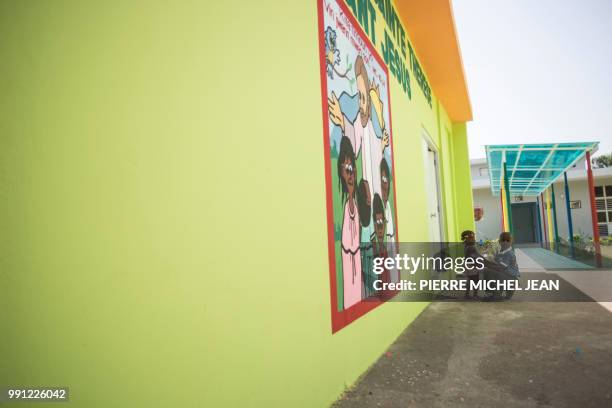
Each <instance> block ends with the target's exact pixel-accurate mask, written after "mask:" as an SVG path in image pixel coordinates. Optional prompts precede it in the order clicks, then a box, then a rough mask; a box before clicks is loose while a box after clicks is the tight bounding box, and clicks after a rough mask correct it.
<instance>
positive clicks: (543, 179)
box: [485, 142, 599, 196]
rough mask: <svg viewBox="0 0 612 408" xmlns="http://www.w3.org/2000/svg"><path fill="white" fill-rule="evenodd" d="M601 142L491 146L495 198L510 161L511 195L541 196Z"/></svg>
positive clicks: (491, 171) (509, 182)
mask: <svg viewBox="0 0 612 408" xmlns="http://www.w3.org/2000/svg"><path fill="white" fill-rule="evenodd" d="M598 145H599V142H579V143H552V144H516V145H488V146H485V148H486V151H487V162H488V165H489V179H490V181H491V191H492V193H493V195H496V196H497V195H499V191H500V184H501V183H502V182H503V180H502V179H501V178H502V174H503V173H502V168H503V163H504V161H505V162H506V171H507V172H508V184H509V190H510V195H523V196H537V195H538V194H540V193H541V192H543V191H544V190H545V189H546V188H547V187H548V186H550V185H551V184H552V183H553V182H554V181H555V180H556V179H557V178H558V177H559V176H561V175H563V172H564V171H566V170H567V169H569V168H570V167H572V166H573V165H574V164H575V163H576V162H577V161H578V160H580V159H581V158H582V157H583V156H584V155H585V154H586V152H587V151H590V152H591V153H593V152H595V151H596V150H597V146H598Z"/></svg>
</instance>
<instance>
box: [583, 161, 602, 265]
mask: <svg viewBox="0 0 612 408" xmlns="http://www.w3.org/2000/svg"><path fill="white" fill-rule="evenodd" d="M586 162H587V180H588V182H589V201H590V202H591V222H592V224H593V244H594V245H595V258H596V261H597V266H599V267H601V246H600V244H599V225H598V224H599V223H598V222H597V206H596V205H595V182H594V181H593V170H592V169H591V152H586Z"/></svg>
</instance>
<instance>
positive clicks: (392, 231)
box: [319, 0, 399, 332]
mask: <svg viewBox="0 0 612 408" xmlns="http://www.w3.org/2000/svg"><path fill="white" fill-rule="evenodd" d="M319 42H320V44H319V49H320V51H319V52H320V54H321V55H320V62H321V87H322V94H323V100H322V103H323V129H324V144H325V166H326V168H325V172H326V189H327V190H326V191H327V212H328V214H327V221H328V228H329V231H328V236H329V256H330V287H331V300H332V306H331V309H332V331H334V332H335V331H337V330H339V329H341V328H342V327H344V326H346V325H347V324H349V323H350V322H351V321H353V320H355V319H357V318H359V317H360V316H362V315H363V314H365V313H367V312H368V311H369V310H371V309H373V308H374V307H376V306H377V305H379V304H380V303H381V302H383V301H384V300H385V297H384V296H382V294H380V293H376V292H375V291H374V290H373V282H374V280H377V279H381V280H383V281H398V280H399V276H398V273H397V271H396V270H390V271H385V272H384V273H383V274H381V275H376V274H374V273H373V272H372V268H371V266H372V258H373V257H376V256H387V255H391V256H394V255H393V254H390V253H389V252H393V251H395V250H396V249H395V248H396V246H395V243H396V242H397V216H396V211H395V208H396V205H395V184H394V180H395V178H394V171H393V164H394V163H393V143H392V140H393V139H392V131H391V113H390V95H389V73H388V70H387V67H386V65H385V64H384V62H383V60H382V59H381V57H380V56H379V55H378V54H377V53H376V50H375V49H374V47H373V46H372V44H371V43H370V42H369V39H368V38H367V36H366V35H365V34H364V32H363V30H362V29H361V27H360V26H359V25H358V24H357V22H356V21H355V19H354V17H353V16H352V14H351V13H350V12H349V10H348V9H347V8H346V5H345V4H344V2H342V0H319Z"/></svg>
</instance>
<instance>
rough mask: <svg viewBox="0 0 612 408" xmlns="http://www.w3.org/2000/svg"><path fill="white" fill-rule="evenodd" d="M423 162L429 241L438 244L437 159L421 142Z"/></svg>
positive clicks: (433, 152)
mask: <svg viewBox="0 0 612 408" xmlns="http://www.w3.org/2000/svg"><path fill="white" fill-rule="evenodd" d="M423 160H424V163H425V192H426V194H427V219H428V222H429V239H430V241H431V242H440V241H441V239H442V237H441V228H440V227H441V222H440V199H439V183H438V158H437V154H436V151H435V150H434V149H433V148H432V147H431V146H430V145H429V143H428V142H427V141H425V140H423Z"/></svg>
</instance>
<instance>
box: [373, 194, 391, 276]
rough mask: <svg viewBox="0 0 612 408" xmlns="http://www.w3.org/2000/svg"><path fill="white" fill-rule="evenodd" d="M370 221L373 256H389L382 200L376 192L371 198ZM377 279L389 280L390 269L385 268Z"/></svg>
mask: <svg viewBox="0 0 612 408" xmlns="http://www.w3.org/2000/svg"><path fill="white" fill-rule="evenodd" d="M372 221H373V222H374V240H373V242H372V246H373V250H374V256H375V257H377V258H379V257H382V258H387V257H388V256H389V253H388V251H387V245H386V242H385V238H386V235H385V229H386V226H387V221H386V220H385V208H384V204H383V200H382V198H380V195H378V194H374V199H373V200H372ZM377 279H380V280H382V281H383V282H390V271H389V270H388V269H386V268H385V271H384V272H383V273H382V274H381V275H379V277H378V278H377Z"/></svg>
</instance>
